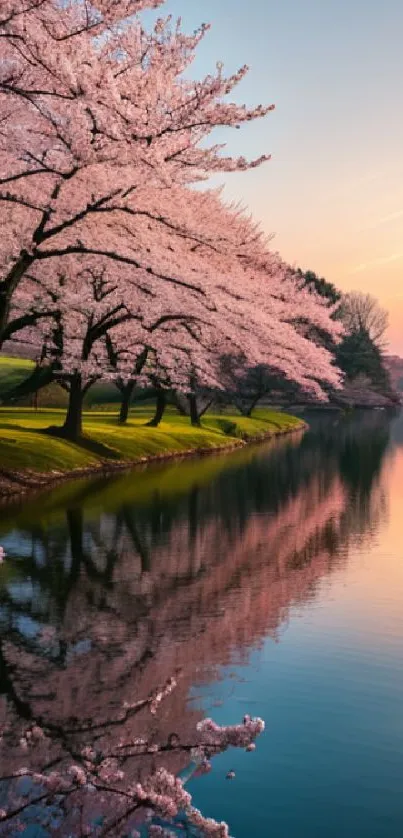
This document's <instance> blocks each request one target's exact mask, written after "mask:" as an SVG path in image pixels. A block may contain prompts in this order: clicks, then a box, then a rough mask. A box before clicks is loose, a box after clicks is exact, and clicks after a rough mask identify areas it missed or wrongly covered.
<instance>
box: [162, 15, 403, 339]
mask: <svg viewBox="0 0 403 838" xmlns="http://www.w3.org/2000/svg"><path fill="white" fill-rule="evenodd" d="M163 11H164V13H165V12H167V11H169V12H172V13H173V14H174V15H182V19H183V24H184V28H185V30H186V31H189V30H193V29H194V28H195V27H196V26H198V25H199V24H200V23H202V22H209V23H211V24H212V29H211V31H210V32H209V33H208V35H207V36H206V38H205V40H204V42H203V43H202V44H201V45H200V47H199V51H198V58H197V60H196V63H195V65H194V67H193V69H192V74H193V73H197V74H198V75H200V74H203V73H207V72H209V71H210V70H212V69H214V66H215V63H216V61H217V60H221V61H223V62H224V65H225V70H226V71H227V72H228V73H230V72H232V71H233V70H235V69H237V68H238V67H239V66H241V65H242V64H244V63H247V64H249V65H250V68H251V70H250V74H249V76H248V78H247V79H246V80H245V81H244V82H243V83H242V85H241V86H240V87H239V88H238V92H237V100H238V101H245V102H247V103H248V104H252V103H253V104H258V103H260V102H263V103H270V102H274V103H275V105H276V110H275V111H274V113H272V114H270V115H269V116H268V117H266V119H265V121H264V122H257V123H255V124H254V125H251V126H247V128H244V129H243V130H242V131H240V132H229V133H228V135H225V139H228V143H229V150H230V151H231V152H241V153H245V154H247V155H250V156H254V155H256V156H257V155H259V154H260V153H261V152H266V151H268V152H271V153H272V155H273V159H272V161H271V162H270V163H268V164H267V165H266V166H265V167H264V168H260V169H258V170H255V171H253V172H249V173H247V174H239V175H232V176H229V177H228V179H227V181H226V183H227V186H226V194H227V196H228V197H230V198H236V199H237V200H241V201H242V202H243V203H245V204H246V205H248V206H249V207H250V209H251V210H252V212H253V214H254V215H255V216H256V217H257V218H259V219H260V220H261V222H262V224H263V226H264V229H265V230H266V231H267V232H273V233H275V234H276V237H275V240H274V243H273V245H274V246H275V248H276V249H278V250H279V251H280V253H281V254H282V256H283V257H284V258H285V259H286V260H288V261H289V262H291V263H296V264H298V265H300V266H301V267H303V268H310V269H312V270H315V271H316V272H317V273H319V274H320V275H322V276H325V277H326V278H327V279H329V280H331V281H332V282H334V283H336V285H338V286H339V287H340V288H342V289H344V290H350V289H353V288H354V289H360V290H361V289H362V290H365V291H369V292H371V293H372V294H375V295H376V296H377V297H378V298H379V300H380V302H381V303H382V305H384V306H385V307H386V308H388V310H389V312H390V322H391V327H390V331H389V340H390V347H389V348H390V351H393V352H398V353H400V354H402V355H403V284H402V277H403V102H402V82H403V48H402V43H403V3H402V0H383V2H382V3H381V2H380V0H277V2H275V0H247V2H242V0H168V2H167V3H166V5H165V7H164V10H163ZM160 13H161V12H160ZM220 139H221V138H220Z"/></svg>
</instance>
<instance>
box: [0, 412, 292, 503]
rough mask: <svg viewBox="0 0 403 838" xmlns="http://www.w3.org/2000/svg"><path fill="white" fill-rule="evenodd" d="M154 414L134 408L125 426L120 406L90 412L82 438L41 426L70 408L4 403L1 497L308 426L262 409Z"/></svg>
mask: <svg viewBox="0 0 403 838" xmlns="http://www.w3.org/2000/svg"><path fill="white" fill-rule="evenodd" d="M151 415H152V408H143V409H136V410H135V411H133V412H132V414H131V416H130V418H129V421H128V423H127V425H124V426H121V425H119V424H118V422H117V418H116V412H109V411H99V412H95V411H88V412H86V413H85V414H84V434H85V439H84V440H83V443H82V444H80V445H77V444H74V443H71V442H68V441H66V440H62V439H58V438H56V437H54V436H49V435H47V434H45V433H43V431H44V430H45V429H46V428H48V427H49V426H50V425H53V426H54V425H61V424H62V422H63V418H64V411H58V410H38V411H35V410H32V409H29V408H26V409H25V408H24V409H21V408H1V409H0V496H1V495H3V496H4V495H10V494H15V493H16V492H21V491H26V490H28V489H30V488H35V487H40V486H41V485H47V484H49V483H50V482H51V481H55V482H56V481H58V480H60V479H65V478H70V477H78V476H82V475H84V474H96V473H98V472H99V473H109V472H113V471H116V470H120V469H123V468H130V466H132V465H136V464H138V463H144V462H148V461H150V462H152V461H155V460H163V459H167V460H168V459H171V458H173V457H188V456H192V455H194V456H197V455H202V454H207V453H212V452H214V451H221V450H226V449H232V448H235V447H240V446H243V445H245V444H246V443H248V442H254V441H259V440H263V439H267V438H270V437H271V436H276V435H280V434H285V433H290V432H292V431H295V430H298V429H302V428H303V427H304V423H303V422H302V421H301V420H300V419H298V418H296V417H294V416H290V415H288V414H286V413H280V412H275V411H272V410H264V409H262V410H256V411H255V412H254V414H253V417H251V418H246V417H244V416H240V415H236V414H227V413H225V414H207V415H205V416H204V417H203V422H202V426H201V427H200V428H195V427H192V425H191V424H190V422H189V419H188V418H187V417H184V416H179V415H178V414H177V413H176V412H175V411H173V410H172V411H170V412H167V414H166V416H165V418H164V421H163V422H161V424H160V426H159V427H158V428H151V427H147V425H146V422H147V421H148V420H149V419H150V418H151Z"/></svg>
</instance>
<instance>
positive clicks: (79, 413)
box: [61, 373, 85, 440]
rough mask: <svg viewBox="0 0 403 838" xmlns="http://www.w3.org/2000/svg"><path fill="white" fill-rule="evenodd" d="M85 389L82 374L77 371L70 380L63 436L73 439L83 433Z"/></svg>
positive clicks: (78, 437) (62, 430)
mask: <svg viewBox="0 0 403 838" xmlns="http://www.w3.org/2000/svg"><path fill="white" fill-rule="evenodd" d="M84 393H85V391H84V389H83V386H82V380H81V375H80V374H79V373H75V374H74V375H73V376H72V377H71V380H70V392H69V404H68V408H67V415H66V419H65V422H64V425H63V428H62V429H61V432H62V436H65V437H67V438H68V439H71V440H77V439H80V437H81V436H82V434H83V399H84Z"/></svg>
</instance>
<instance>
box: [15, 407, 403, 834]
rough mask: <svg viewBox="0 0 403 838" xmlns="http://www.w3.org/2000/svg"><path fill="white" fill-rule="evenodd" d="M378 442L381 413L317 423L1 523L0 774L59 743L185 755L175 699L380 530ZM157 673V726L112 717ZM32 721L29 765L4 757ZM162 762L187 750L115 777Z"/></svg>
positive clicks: (148, 687)
mask: <svg viewBox="0 0 403 838" xmlns="http://www.w3.org/2000/svg"><path fill="white" fill-rule="evenodd" d="M388 439H389V423H388V418H387V417H386V415H385V414H382V413H376V412H372V413H367V414H366V415H365V416H364V417H360V418H359V419H357V418H352V419H346V418H339V419H337V420H333V419H329V418H325V419H319V420H316V421H313V424H312V431H311V432H310V433H307V434H305V435H303V436H295V437H293V438H289V439H288V440H283V441H282V442H280V443H276V444H274V445H271V446H268V447H267V448H266V449H262V448H258V449H256V450H255V451H251V450H249V451H248V452H241V454H237V455H235V456H234V457H233V458H229V459H224V458H216V459H214V460H212V461H211V462H210V461H206V462H203V463H198V464H189V463H187V464H181V465H175V466H173V467H171V476H170V477H169V474H170V470H169V469H165V470H162V471H160V470H154V471H153V470H149V471H147V472H145V473H144V474H139V475H131V476H126V477H120V478H116V479H113V480H109V481H92V482H91V481H90V482H86V483H83V484H78V485H76V486H75V487H71V488H70V487H69V488H66V487H64V488H62V489H61V490H59V492H58V493H56V494H55V495H54V496H53V498H52V497H50V496H49V497H41V498H39V499H35V500H33V501H32V503H26V504H24V505H23V506H15V507H8V508H6V509H5V510H3V511H2V512H1V513H0V514H1V517H0V543H2V544H3V545H4V546H5V548H6V550H7V556H8V558H7V562H6V564H5V565H4V566H2V567H1V568H0V572H1V576H0V586H1V587H0V628H1V641H0V667H1V682H0V724H2V726H4V727H5V728H6V729H7V731H8V733H7V736H4V737H3V740H2V741H1V743H0V764H1V765H2V771H4V767H6V770H7V773H9V774H11V773H13V772H14V771H15V770H17V769H18V768H19V767H21V763H22V761H23V762H24V764H26V763H27V760H28V759H29V760H30V761H31V762H32V765H34V767H35V766H36V767H37V766H39V764H43V761H44V760H45V761H47V762H51V761H52V760H55V759H57V754H56V753H55V751H57V749H58V748H60V747H61V745H63V747H67V745H66V736H70V740H69V744H68V748H67V749H70V751H71V749H72V748H73V745H74V748H73V750H74V749H75V750H77V748H78V747H82V746H83V745H84V744H86V745H88V744H89V745H91V746H92V745H93V744H94V743H96V747H97V748H98V749H101V750H102V751H103V752H105V753H106V752H112V751H113V750H114V749H116V747H117V746H118V745H119V743H122V741H127V742H128V741H133V740H135V739H136V738H139V737H143V738H145V739H146V740H147V742H148V743H151V744H152V743H161V742H162V743H166V742H167V741H168V740H169V736H170V735H171V734H172V732H173V731H174V732H175V733H177V734H178V735H179V737H180V740H181V742H192V741H193V739H194V731H195V727H196V724H197V722H198V721H200V719H201V718H202V712H201V710H200V709H199V708H197V707H195V706H194V704H192V703H190V702H189V700H188V698H189V692H190V690H191V687H192V686H193V685H195V684H197V683H201V682H203V681H204V682H205V681H206V680H207V681H208V680H209V679H213V678H214V677H215V673H216V672H217V671H218V667H220V666H222V665H225V664H228V663H230V662H234V661H236V660H243V659H245V657H247V656H248V655H249V653H250V651H251V650H252V649H253V648H254V647H256V646H258V645H259V644H260V643H261V641H262V639H263V638H265V637H266V636H267V635H269V634H271V635H272V636H273V637H275V636H276V635H277V633H278V631H279V628H280V627H281V626H282V624H283V623H284V621H286V620H287V616H288V613H289V611H290V608H291V607H292V606H293V605H295V604H297V603H303V602H306V601H307V600H309V599H310V598H313V597H314V596H315V592H316V589H317V586H318V585H319V584H320V583H321V582H322V581H323V580H326V578H327V577H328V576H329V574H331V573H332V571H333V570H335V569H337V568H339V567H340V566H341V564H342V563H343V562H345V561H346V560H347V556H348V547H349V545H351V544H352V543H354V545H355V546H356V545H357V544H358V545H359V544H365V543H366V541H367V540H368V539H372V538H374V536H375V534H376V532H377V530H378V528H379V527H380V526H381V524H382V522H384V521H385V519H386V516H387V502H386V497H385V491H384V488H383V485H382V476H381V475H382V470H381V466H382V461H383V458H384V456H385V451H386V448H387V444H388ZM167 474H168V478H167ZM173 673H176V675H177V676H178V685H177V688H176V689H175V690H174V691H173V692H172V695H170V696H169V697H168V698H167V700H166V702H164V704H163V705H162V706H161V713H160V714H158V715H157V716H151V717H150V714H149V713H148V712H147V708H145V709H144V712H143V711H142V712H139V713H135V714H133V715H131V714H130V713H129V714H127V716H126V717H124V718H122V719H121V720H120V721H118V723H117V722H116V720H117V719H120V717H121V710H122V707H124V706H129V705H130V704H131V703H133V701H134V700H136V699H137V698H138V697H144V696H147V695H150V694H151V693H153V692H154V691H157V690H158V688H160V687H161V685H162V684H165V683H166V682H167V681H168V679H169V678H170V677H171V676H172V674H173ZM1 696H3V698H1ZM123 715H124V714H123ZM34 723H35V724H39V725H41V726H44V725H45V726H47V728H48V729H49V730H53V731H54V736H53V741H52V747H51V748H50V750H49V743H47V744H46V749H47V750H46V754H45V753H43V752H42V751H41V747H40V746H38V747H36V748H35V749H34V751H32V749H31V750H30V751H29V753H28V754H26V753H24V752H23V749H21V742H20V740H21V737H22V736H23V731H24V730H25V729H26V726H27V724H29V725H32V724H34ZM44 747H45V746H44ZM161 762H162V764H163V765H164V766H166V767H167V768H168V769H169V770H170V771H173V772H175V773H176V772H178V771H181V770H183V769H185V768H186V765H187V764H188V762H189V755H188V753H187V752H182V751H181V752H179V751H173V752H166V753H164V754H163V755H161V754H157V755H155V754H154V755H148V756H146V757H144V758H142V759H141V761H140V762H139V761H137V762H136V763H135V764H134V765H132V764H131V765H130V769H129V777H128V781H130V782H134V780H135V779H139V778H140V779H141V778H144V777H145V776H147V775H149V774H150V772H152V771H153V770H154V769H155V767H156V765H160V764H161ZM5 834H6V833H5ZM61 834H64V833H63V832H62V833H61Z"/></svg>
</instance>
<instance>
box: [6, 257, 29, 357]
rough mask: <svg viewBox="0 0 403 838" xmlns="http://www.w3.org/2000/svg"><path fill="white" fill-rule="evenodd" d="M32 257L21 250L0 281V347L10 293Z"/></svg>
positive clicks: (9, 307)
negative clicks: (7, 272) (5, 275)
mask: <svg viewBox="0 0 403 838" xmlns="http://www.w3.org/2000/svg"><path fill="white" fill-rule="evenodd" d="M33 261H34V257H33V256H32V254H31V255H30V254H29V253H28V251H27V250H22V251H21V253H20V256H19V259H17V261H16V262H15V263H14V264H13V267H12V268H11V270H10V272H9V274H8V276H7V277H6V279H4V280H3V281H2V282H0V349H1V347H2V345H3V343H4V341H5V340H6V338H7V337H10V335H9V334H7V325H8V320H9V316H10V309H11V302H12V295H13V294H14V291H15V290H16V288H17V286H18V283H19V282H20V280H21V279H22V277H23V276H24V274H25V272H26V271H27V270H28V268H29V267H30V266H31V265H32V262H33Z"/></svg>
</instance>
